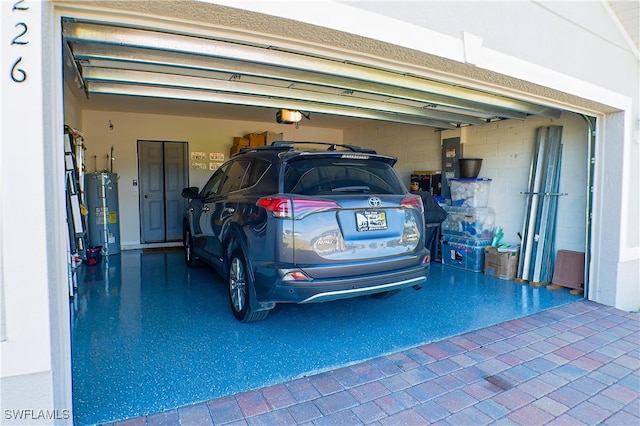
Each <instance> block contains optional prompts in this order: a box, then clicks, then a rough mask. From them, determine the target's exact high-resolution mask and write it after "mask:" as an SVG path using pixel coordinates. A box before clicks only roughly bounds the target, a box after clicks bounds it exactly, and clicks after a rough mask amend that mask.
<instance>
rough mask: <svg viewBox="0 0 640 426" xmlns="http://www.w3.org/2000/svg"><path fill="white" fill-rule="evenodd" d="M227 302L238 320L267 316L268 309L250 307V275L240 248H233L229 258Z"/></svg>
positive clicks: (252, 319)
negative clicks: (255, 309)
mask: <svg viewBox="0 0 640 426" xmlns="http://www.w3.org/2000/svg"><path fill="white" fill-rule="evenodd" d="M228 269H229V275H228V287H229V304H230V305H231V310H232V311H233V316H235V317H236V319H237V320H238V321H240V322H254V321H261V320H263V319H265V318H266V317H267V315H268V314H269V311H268V310H267V311H253V310H252V308H251V286H252V285H253V284H252V282H251V276H250V274H249V272H248V269H247V262H246V261H245V258H244V256H243V255H242V253H241V252H240V250H235V251H234V252H233V253H232V254H231V258H230V260H229V268H228Z"/></svg>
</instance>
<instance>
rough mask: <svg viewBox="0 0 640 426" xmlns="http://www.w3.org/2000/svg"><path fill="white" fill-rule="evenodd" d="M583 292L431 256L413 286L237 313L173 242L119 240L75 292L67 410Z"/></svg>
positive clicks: (333, 357)
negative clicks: (259, 317)
mask: <svg viewBox="0 0 640 426" xmlns="http://www.w3.org/2000/svg"><path fill="white" fill-rule="evenodd" d="M580 299H581V297H580V296H574V295H571V294H569V292H568V290H567V289H560V290H556V291H550V290H547V289H545V288H532V287H530V286H527V285H519V284H516V283H514V282H512V281H504V280H498V279H494V278H489V277H486V276H484V275H482V274H476V273H470V272H466V271H462V270H458V269H454V268H450V267H446V266H442V265H440V264H438V263H433V264H432V268H431V273H430V280H429V283H428V284H427V285H426V286H424V288H423V289H422V290H420V291H414V290H411V289H410V290H404V291H402V292H400V293H399V294H397V295H396V296H394V297H391V298H388V299H373V298H369V297H364V298H356V299H350V300H344V301H337V302H331V303H324V304H314V305H279V306H277V307H276V309H275V310H273V311H272V312H271V313H270V315H269V317H268V318H267V319H266V320H265V321H262V322H259V323H254V324H240V323H238V322H237V321H236V320H235V319H234V318H233V316H232V315H231V313H230V311H229V307H228V302H227V296H226V287H225V284H224V282H223V281H222V280H221V279H220V278H219V276H218V275H216V273H215V272H213V271H212V270H211V269H209V268H206V267H203V268H197V269H187V268H186V267H185V266H184V262H183V259H182V253H180V252H167V253H149V254H146V253H145V254H143V253H142V251H138V250H132V251H124V252H122V253H121V254H120V255H115V256H111V257H110V258H109V259H105V262H104V263H103V264H102V265H100V267H94V268H87V270H86V271H85V277H84V279H83V280H82V282H81V283H80V288H79V291H78V296H77V297H76V299H75V300H74V303H73V305H74V306H73V308H74V309H73V310H74V313H73V318H72V326H73V342H72V349H73V357H72V364H73V402H74V422H75V423H76V424H78V425H84V424H95V423H104V422H110V421H115V420H120V419H126V418H132V417H137V416H143V415H146V414H150V413H157V412H161V411H164V410H168V409H172V408H176V407H181V406H185V405H189V404H192V403H195V402H201V401H207V400H211V399H214V398H219V397H222V396H226V395H231V394H237V393H239V392H243V391H247V390H250V389H257V388H261V387H264V386H268V385H273V384H277V383H282V382H285V381H288V380H291V379H294V378H298V377H302V376H305V375H309V374H312V373H314V372H319V371H326V370H330V369H334V368H338V367H341V366H345V365H350V364H354V363H357V362H360V361H363V360H368V359H371V358H375V357H378V356H381V355H386V354H390V353H394V352H399V351H402V350H406V349H408V348H412V347H415V346H419V345H423V344H426V343H429V342H434V341H438V340H442V339H444V338H447V337H451V336H456V335H460V334H462V333H466V332H469V331H472V330H478V329H480V328H483V327H487V326H490V325H494V324H498V323H501V322H503V321H507V320H511V319H514V318H520V317H523V316H525V315H529V314H532V313H535V312H539V311H543V310H545V309H548V308H551V307H554V306H560V305H563V304H566V303H570V302H573V301H576V300H580Z"/></svg>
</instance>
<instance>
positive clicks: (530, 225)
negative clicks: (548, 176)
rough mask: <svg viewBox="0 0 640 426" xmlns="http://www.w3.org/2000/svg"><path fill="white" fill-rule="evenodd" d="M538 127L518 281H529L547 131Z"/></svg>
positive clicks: (527, 193) (523, 227) (523, 228)
mask: <svg viewBox="0 0 640 426" xmlns="http://www.w3.org/2000/svg"><path fill="white" fill-rule="evenodd" d="M543 130H544V128H542V127H539V128H538V129H537V131H536V150H535V152H534V154H533V159H532V161H531V176H530V178H529V191H528V192H525V193H524V194H526V195H527V200H528V202H527V211H526V213H525V217H524V224H523V226H522V245H521V246H520V260H519V264H518V281H529V270H530V268H531V253H532V251H533V249H534V247H533V245H534V242H535V241H534V230H535V224H536V220H537V215H538V201H539V200H538V196H537V195H536V194H539V193H540V185H541V183H542V164H543V163H544V161H543V159H544V147H545V145H546V140H547V133H546V132H545V131H543Z"/></svg>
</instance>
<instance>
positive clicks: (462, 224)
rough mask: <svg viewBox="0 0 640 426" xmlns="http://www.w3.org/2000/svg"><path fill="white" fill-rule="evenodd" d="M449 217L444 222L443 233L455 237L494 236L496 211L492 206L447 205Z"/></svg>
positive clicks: (485, 237) (484, 237) (476, 237)
mask: <svg viewBox="0 0 640 426" xmlns="http://www.w3.org/2000/svg"><path fill="white" fill-rule="evenodd" d="M445 210H446V211H447V218H446V219H445V220H444V222H442V234H443V235H451V236H454V237H464V238H474V239H488V240H491V239H492V238H493V231H494V230H495V225H496V213H495V211H494V210H493V209H492V208H491V207H478V208H472V207H455V206H447V207H446V208H445Z"/></svg>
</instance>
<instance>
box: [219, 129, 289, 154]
mask: <svg viewBox="0 0 640 426" xmlns="http://www.w3.org/2000/svg"><path fill="white" fill-rule="evenodd" d="M283 136H284V135H283V134H282V133H274V132H262V133H247V134H246V135H244V136H242V137H234V138H233V145H231V149H230V150H229V157H231V156H232V155H233V154H235V153H237V152H239V151H240V150H241V149H242V148H252V147H255V146H263V145H271V142H274V141H281V140H282V139H283Z"/></svg>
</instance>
